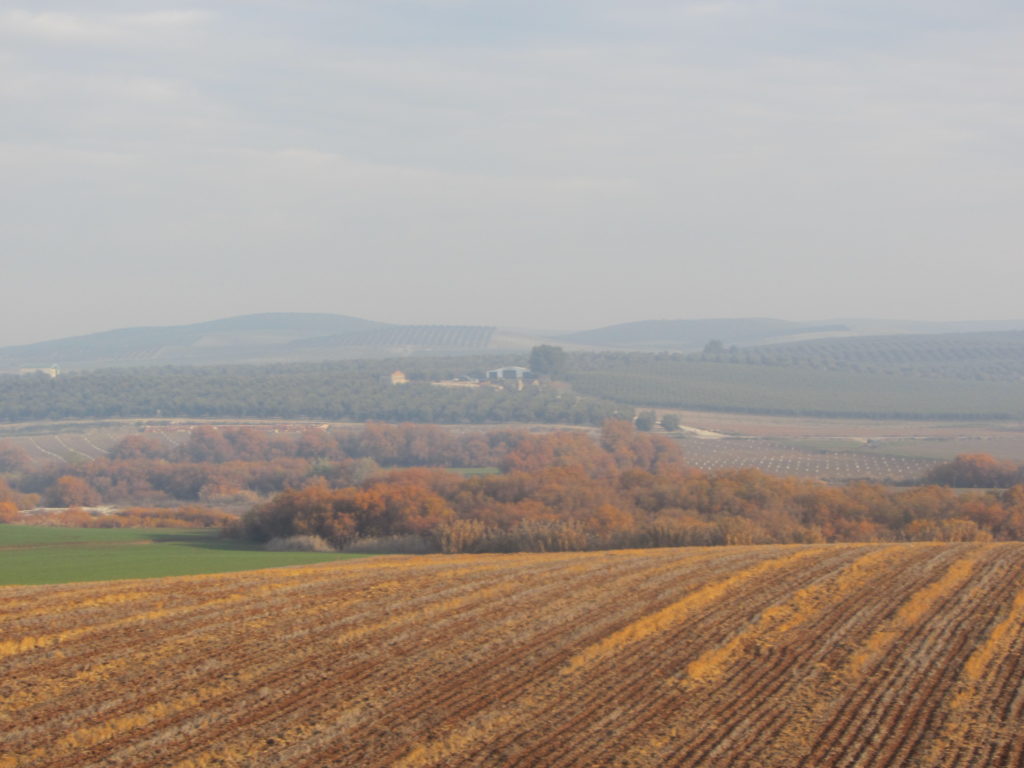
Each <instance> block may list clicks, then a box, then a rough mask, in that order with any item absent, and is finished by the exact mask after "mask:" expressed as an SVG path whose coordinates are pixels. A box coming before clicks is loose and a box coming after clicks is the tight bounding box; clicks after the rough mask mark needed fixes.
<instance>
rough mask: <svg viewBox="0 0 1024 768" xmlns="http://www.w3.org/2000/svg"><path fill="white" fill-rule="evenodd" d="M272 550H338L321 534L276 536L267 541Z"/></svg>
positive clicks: (269, 548)
mask: <svg viewBox="0 0 1024 768" xmlns="http://www.w3.org/2000/svg"><path fill="white" fill-rule="evenodd" d="M267 549H268V550H269V551H270V552H337V550H336V549H335V548H334V547H332V546H331V545H330V544H328V543H327V542H326V541H324V539H322V538H321V537H319V536H311V535H301V536H276V537H275V538H273V539H271V540H270V541H268V542H267Z"/></svg>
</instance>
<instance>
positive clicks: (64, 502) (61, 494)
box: [43, 475, 102, 507]
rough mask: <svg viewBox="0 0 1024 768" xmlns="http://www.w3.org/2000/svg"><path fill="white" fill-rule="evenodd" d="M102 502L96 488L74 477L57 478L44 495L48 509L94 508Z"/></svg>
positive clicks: (44, 501)
mask: <svg viewBox="0 0 1024 768" xmlns="http://www.w3.org/2000/svg"><path fill="white" fill-rule="evenodd" d="M101 501H102V499H101V498H100V495H99V493H97V492H96V489H95V488H93V487H92V486H91V485H89V483H87V482H86V481H85V480H83V479H82V478H80V477H74V476H72V475H63V476H62V477H59V478H57V481H56V482H55V483H54V484H53V485H51V486H50V487H49V488H47V489H46V492H45V493H44V494H43V503H44V504H46V506H48V507H93V506H96V505H97V504H99V503H100V502H101Z"/></svg>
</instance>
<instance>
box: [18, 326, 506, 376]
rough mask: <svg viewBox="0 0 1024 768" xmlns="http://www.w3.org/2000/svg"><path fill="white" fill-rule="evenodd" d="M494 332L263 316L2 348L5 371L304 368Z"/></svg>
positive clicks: (429, 349) (473, 339) (444, 348)
mask: <svg viewBox="0 0 1024 768" xmlns="http://www.w3.org/2000/svg"><path fill="white" fill-rule="evenodd" d="M494 330H495V329H494V328H492V327H484V326H431V325H412V326H410V325H392V324H390V323H380V322H376V321H373V320H364V319H362V318H358V317H348V316H346V315H332V314H302V313H289V312H279V313H266V314H257V315H243V316H239V317H229V318H225V319H222V320H212V321H209V322H203V323H193V324H191V325H176V326H166V327H142V328H122V329H118V330H113V331H104V332H101V333H91V334H88V335H85V336H73V337H69V338H64V339H56V340H53V341H43V342H38V343H36V344H26V345H22V346H15V347H4V348H0V371H4V370H6V371H17V370H18V369H21V368H39V367H47V366H50V365H54V364H56V365H58V366H59V367H60V368H62V369H65V370H73V369H86V368H101V367H120V366H135V365H219V364H231V363H249V362H252V363H263V362H302V361H319V360H326V359H345V358H355V357H386V356H394V355H405V354H430V353H455V352H477V351H481V350H485V349H486V348H487V345H488V343H489V341H490V337H491V335H492V334H493V333H494Z"/></svg>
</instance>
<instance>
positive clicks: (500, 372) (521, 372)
mask: <svg viewBox="0 0 1024 768" xmlns="http://www.w3.org/2000/svg"><path fill="white" fill-rule="evenodd" d="M534 378H536V376H534V373H533V371H531V370H530V369H529V368H523V366H521V365H510V366H508V367H507V368H495V369H494V370H493V371H488V372H487V380H488V381H496V380H499V379H534Z"/></svg>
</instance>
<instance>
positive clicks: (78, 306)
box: [0, 0, 1024, 344]
mask: <svg viewBox="0 0 1024 768" xmlns="http://www.w3.org/2000/svg"><path fill="white" fill-rule="evenodd" d="M3 7H4V8H5V9H6V10H0V266H2V273H0V274H2V278H3V288H4V291H3V297H4V298H3V301H2V302H0V344H15V343H27V342H31V341H37V340H41V339H45V338H53V337H57V336H65V335H71V334H77V333H86V332H91V331H96V330H105V329H108V328H114V327H121V326H131V325H164V324H174V323H183V322H195V321H200V320H208V319H213V318H217V317H226V316H230V315H235V314H243V313H250V312H264V311H307V312H338V313H341V314H350V315H356V316H360V317H366V318H371V319H374V320H383V321H391V322H423V323H466V324H498V325H507V326H520V327H523V326H525V327H534V328H549V329H556V328H557V329H578V328H585V327H594V326H599V325H607V324H610V323H615V322H623V321H629V320H640V319H653V318H684V317H727V316H771V317H781V318H786V319H799V320H802V319H807V320H810V319H822V318H828V317H836V316H874V317H893V318H910V317H915V318H921V319H1009V318H1019V317H1022V316H1024V307H1022V300H1021V297H1022V294H1024V292H1022V286H1024V254H1022V253H1021V242H1022V236H1021V235H1022V231H1024V44H1022V42H1024V12H1022V6H1021V3H1020V0H971V1H970V2H964V1H963V0H955V1H954V0H707V1H705V2H688V1H687V0H674V1H669V0H631V1H630V2H623V1H622V0H592V1H588V0H544V1H543V2H541V1H540V0H358V2H357V1H354V0H324V1H322V2H321V1H317V0H307V1H303V0H280V1H277V2H273V1H267V2H261V1H260V0H224V1H223V2H177V3H176V2H175V0H168V2H161V3H154V2H149V0H132V1H131V2H104V1H102V0H100V1H96V2H93V1H92V0H89V1H88V2H82V1H81V0H78V1H77V2H64V3H50V2H21V3H20V4H19V3H18V0H13V3H12V4H9V3H5V4H4V6H3Z"/></svg>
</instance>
